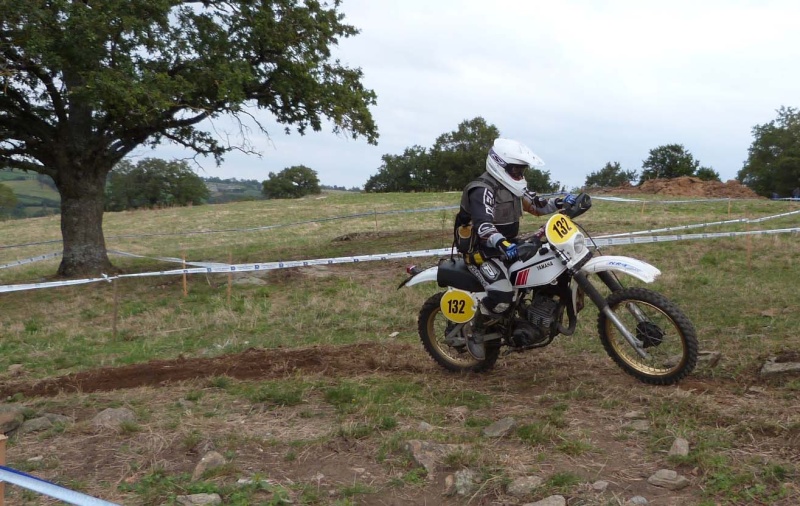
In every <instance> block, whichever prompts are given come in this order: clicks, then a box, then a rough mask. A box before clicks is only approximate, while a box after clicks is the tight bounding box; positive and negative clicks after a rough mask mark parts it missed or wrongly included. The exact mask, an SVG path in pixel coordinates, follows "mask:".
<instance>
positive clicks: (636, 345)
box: [573, 272, 649, 359]
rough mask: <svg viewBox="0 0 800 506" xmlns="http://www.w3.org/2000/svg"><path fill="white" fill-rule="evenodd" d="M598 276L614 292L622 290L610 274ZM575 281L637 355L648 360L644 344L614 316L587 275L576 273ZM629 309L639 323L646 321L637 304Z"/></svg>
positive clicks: (629, 306)
mask: <svg viewBox="0 0 800 506" xmlns="http://www.w3.org/2000/svg"><path fill="white" fill-rule="evenodd" d="M604 275H605V276H604ZM598 276H599V277H600V279H601V280H602V281H603V282H604V283H605V284H606V285H607V286H608V287H609V288H611V290H612V291H616V290H621V289H622V285H621V284H620V282H619V281H618V280H617V279H616V278H615V277H614V276H612V275H611V274H610V273H608V272H600V273H598ZM573 279H574V280H575V281H576V282H577V283H578V286H580V287H581V288H583V292H584V293H585V294H586V295H588V296H589V299H591V301H592V302H594V305H595V306H597V308H598V309H599V310H600V311H601V312H602V313H603V314H604V315H606V318H608V319H609V321H610V322H611V323H612V324H613V325H614V327H616V328H617V330H618V331H619V333H620V334H622V337H624V338H625V340H626V341H628V344H630V345H631V347H632V348H633V349H634V350H635V351H636V353H637V354H638V355H639V356H640V357H642V358H643V359H648V358H649V355H648V354H647V352H646V351H644V348H643V345H644V343H643V342H642V341H640V340H639V339H638V338H637V337H636V336H635V335H633V334H632V333H631V332H630V331H629V330H628V328H627V327H625V324H624V323H622V320H620V319H619V318H618V317H617V315H616V314H614V311H612V310H611V308H610V307H609V305H608V302H606V298H605V297H603V294H601V293H600V292H599V291H598V290H597V288H595V287H594V285H593V284H592V282H591V281H589V278H588V277H587V276H586V274H585V273H583V272H576V273H575V274H574V276H573ZM627 307H628V310H629V311H631V314H633V315H634V316H635V317H636V319H637V320H638V321H640V322H641V321H645V320H646V317H645V315H644V313H642V312H641V310H639V308H637V307H636V305H635V304H628V305H627ZM640 318H641V319H640Z"/></svg>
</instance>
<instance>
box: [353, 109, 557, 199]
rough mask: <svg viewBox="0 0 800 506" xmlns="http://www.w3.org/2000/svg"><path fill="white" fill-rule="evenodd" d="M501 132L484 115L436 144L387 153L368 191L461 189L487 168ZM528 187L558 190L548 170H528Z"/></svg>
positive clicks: (450, 133) (468, 121)
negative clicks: (491, 150) (494, 144)
mask: <svg viewBox="0 0 800 506" xmlns="http://www.w3.org/2000/svg"><path fill="white" fill-rule="evenodd" d="M498 137H500V131H499V130H498V128H497V127H496V126H494V125H490V124H487V123H486V120H484V119H483V118H481V117H476V118H473V119H471V120H466V121H464V122H462V123H461V124H459V125H458V128H457V129H456V130H454V131H452V132H449V133H444V134H442V135H440V136H439V137H438V138H437V139H436V142H434V144H433V146H431V147H430V148H425V147H423V146H419V145H414V146H409V147H407V148H405V150H404V151H403V153H402V154H400V155H393V154H385V155H383V156H382V157H381V160H382V161H383V163H382V165H381V166H380V167H379V168H378V173H377V174H375V175H373V176H371V177H370V178H369V179H368V180H367V182H366V184H365V185H364V190H365V191H367V192H423V191H426V192H436V191H453V190H461V189H463V188H464V186H466V185H467V183H469V182H470V181H472V180H473V179H475V178H476V177H477V176H479V175H480V174H481V173H483V172H484V170H486V156H487V155H488V153H489V148H491V147H492V144H493V143H494V140H495V139H496V138H498ZM526 178H527V180H528V187H529V188H531V189H534V190H536V191H539V192H551V191H556V190H558V188H559V186H560V183H559V182H558V181H551V180H550V173H549V172H548V171H543V170H539V169H536V168H531V169H529V170H528V171H526Z"/></svg>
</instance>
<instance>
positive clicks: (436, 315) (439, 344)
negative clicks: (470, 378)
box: [417, 292, 500, 372]
mask: <svg viewBox="0 0 800 506" xmlns="http://www.w3.org/2000/svg"><path fill="white" fill-rule="evenodd" d="M443 295H444V292H439V293H437V294H435V295H432V296H431V297H430V298H428V300H426V301H425V304H423V305H422V309H421V310H420V312H419V319H418V320H417V325H418V327H419V338H420V340H421V341H422V345H423V346H424V347H425V351H427V352H428V355H430V356H431V357H432V358H433V360H435V361H436V363H437V364H439V365H440V366H442V367H444V368H445V369H447V370H448V371H453V372H482V371H488V370H490V369H491V368H492V367H494V364H495V362H497V357H498V356H499V355H500V348H499V346H497V342H496V341H492V342H490V343H489V344H487V345H486V356H485V358H484V359H483V360H479V359H477V358H475V357H473V356H472V355H471V354H470V353H469V351H468V350H467V338H468V337H469V336H470V335H471V334H472V332H473V322H471V321H470V322H467V323H465V324H462V325H460V327H459V325H457V324H455V323H453V322H451V321H450V320H448V319H447V318H446V317H445V316H444V314H442V310H441V308H440V306H439V304H440V302H441V300H442V296H443Z"/></svg>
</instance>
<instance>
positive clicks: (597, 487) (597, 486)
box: [592, 480, 608, 492]
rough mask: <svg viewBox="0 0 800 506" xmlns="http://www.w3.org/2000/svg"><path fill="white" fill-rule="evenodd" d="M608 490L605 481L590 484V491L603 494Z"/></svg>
mask: <svg viewBox="0 0 800 506" xmlns="http://www.w3.org/2000/svg"><path fill="white" fill-rule="evenodd" d="M607 488H608V482H607V481H605V480H597V481H596V482H594V483H592V490H594V491H595V492H605V491H606V489H607Z"/></svg>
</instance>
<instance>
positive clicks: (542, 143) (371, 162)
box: [136, 0, 800, 188]
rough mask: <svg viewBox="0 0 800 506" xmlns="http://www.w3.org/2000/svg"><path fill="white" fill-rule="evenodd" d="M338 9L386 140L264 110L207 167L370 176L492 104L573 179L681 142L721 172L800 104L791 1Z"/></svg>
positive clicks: (500, 123) (363, 2) (502, 126)
mask: <svg viewBox="0 0 800 506" xmlns="http://www.w3.org/2000/svg"><path fill="white" fill-rule="evenodd" d="M341 11H342V12H343V13H344V14H345V16H346V22H349V23H350V24H352V25H354V26H356V27H358V28H360V29H361V33H360V34H359V35H357V36H356V37H353V38H350V39H345V40H343V41H341V43H340V46H339V48H338V49H337V51H336V54H337V57H339V58H340V59H341V60H342V62H343V63H344V64H346V65H347V66H350V67H361V69H362V70H363V72H364V84H365V85H366V86H367V87H368V88H371V89H373V90H375V92H376V93H377V95H378V104H377V106H376V107H374V108H373V109H372V113H373V115H374V117H375V120H376V122H377V124H378V129H379V132H380V138H379V141H378V145H377V146H371V145H369V144H367V142H366V141H365V140H363V139H360V140H352V139H351V138H349V137H346V136H337V135H335V134H333V133H331V131H330V128H327V129H325V130H323V131H322V132H319V133H315V132H311V133H307V134H306V135H305V136H301V135H299V134H297V133H296V132H293V133H292V134H291V135H288V136H287V135H285V134H284V133H283V127H282V126H280V125H277V124H276V123H274V122H271V121H270V120H269V116H268V115H267V113H263V112H262V113H257V114H258V115H259V119H261V120H262V121H263V122H265V123H266V124H267V125H269V127H268V129H269V132H270V136H269V137H266V136H261V135H256V134H255V133H254V134H253V135H252V136H251V139H250V140H251V142H252V143H253V144H254V145H255V146H256V148H257V149H258V150H259V151H261V152H262V153H263V156H262V157H261V158H258V157H257V156H252V155H251V156H245V155H242V154H235V153H231V154H229V155H227V157H226V160H225V162H224V163H223V165H222V166H221V167H220V168H217V167H215V165H214V163H213V161H211V160H205V161H202V160H201V163H202V165H203V169H204V170H199V171H198V173H199V174H200V175H201V176H204V177H208V176H219V177H223V178H225V177H238V178H242V179H257V180H259V181H261V180H264V179H266V178H267V177H268V173H269V172H270V171H272V172H279V171H280V170H282V169H284V168H286V167H290V166H292V165H306V166H308V167H310V168H312V169H314V170H315V171H317V174H318V176H319V178H320V181H321V183H322V184H328V185H338V186H346V187H348V188H350V187H353V186H362V185H363V184H364V183H365V182H366V181H367V179H368V178H369V177H370V176H371V175H373V174H376V173H377V172H378V169H379V167H380V165H381V156H382V155H383V154H401V153H402V152H403V150H404V149H405V148H406V147H410V146H413V145H420V146H423V147H426V148H429V147H431V146H432V145H433V143H434V142H435V140H436V138H437V137H438V136H439V135H441V134H443V133H447V132H451V131H453V130H455V129H456V128H457V127H458V124H459V123H461V122H462V121H464V120H468V119H472V118H475V117H477V116H481V117H483V118H484V119H485V120H486V121H487V122H488V123H490V124H493V125H495V126H496V127H497V128H498V129H499V130H500V132H501V135H502V136H504V137H509V138H513V139H517V140H519V141H521V142H523V143H525V144H527V145H528V146H529V147H530V148H531V149H532V150H533V151H534V152H535V153H537V154H538V155H539V156H540V157H542V158H543V159H544V161H545V163H546V165H545V167H544V169H545V170H548V171H549V172H550V175H551V179H553V180H556V181H560V182H561V183H562V184H565V185H566V186H567V187H568V188H572V187H577V186H580V185H582V184H583V182H584V181H585V179H586V176H587V175H588V174H589V173H591V172H594V171H597V170H599V169H601V168H602V167H603V166H604V165H605V163H606V162H610V161H618V162H620V163H621V164H622V167H623V169H625V170H637V171H640V170H641V165H642V161H643V160H644V159H646V158H647V156H648V154H649V151H650V150H651V149H653V148H656V147H658V146H660V145H664V144H673V143H677V144H683V146H684V147H685V148H686V149H687V150H688V151H689V152H691V153H692V155H693V156H694V157H695V159H697V160H699V161H700V163H701V164H702V165H704V166H707V167H709V166H710V167H711V168H713V169H714V170H716V171H717V172H719V174H720V176H721V179H722V180H723V181H725V180H728V179H732V178H734V177H736V174H737V172H738V171H739V169H741V168H742V164H743V162H744V161H745V160H746V158H747V149H748V147H749V146H750V144H751V143H752V140H753V137H752V128H753V127H754V126H756V125H759V124H764V123H767V122H769V121H771V120H773V119H775V118H776V116H777V114H776V112H775V111H776V109H778V108H779V107H780V106H791V107H800V28H798V20H800V2H797V1H795V0H783V1H777V0H776V1H770V0H758V1H734V0H728V1H723V0H719V1H707V0H704V1H702V2H700V1H696V0H692V1H681V0H672V1H670V2H642V1H622V0H620V1H590V0H586V1H578V0H569V1H555V0H550V1H546V2H545V1H523V0H520V1H510V0H509V1H502V0H497V1H495V2H487V1H486V0H483V1H473V0H462V1H456V0H436V1H433V0H402V1H400V0H396V1H395V0H391V1H390V0H344V1H343V5H342V7H341ZM214 127H215V129H217V130H220V131H222V130H227V129H231V128H230V127H229V126H227V125H226V124H225V122H222V121H218V122H216V124H215V125H214ZM231 130H232V129H231ZM136 154H137V155H139V156H157V157H160V158H167V159H169V158H174V157H179V156H185V153H184V152H181V151H180V150H179V149H178V148H176V147H166V146H165V147H162V148H159V149H157V150H156V151H155V152H152V151H149V150H141V151H138V152H137V153H136Z"/></svg>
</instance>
